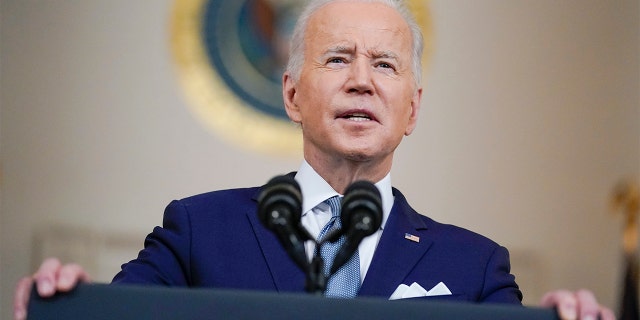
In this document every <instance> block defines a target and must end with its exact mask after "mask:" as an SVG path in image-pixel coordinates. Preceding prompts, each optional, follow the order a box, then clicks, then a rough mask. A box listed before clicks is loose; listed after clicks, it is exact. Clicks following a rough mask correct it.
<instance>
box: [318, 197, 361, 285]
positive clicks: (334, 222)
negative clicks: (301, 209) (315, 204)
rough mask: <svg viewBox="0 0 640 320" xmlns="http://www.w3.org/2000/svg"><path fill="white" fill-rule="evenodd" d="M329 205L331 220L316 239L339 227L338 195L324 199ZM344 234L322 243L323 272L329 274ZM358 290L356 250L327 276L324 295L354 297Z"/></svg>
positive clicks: (358, 266)
mask: <svg viewBox="0 0 640 320" xmlns="http://www.w3.org/2000/svg"><path fill="white" fill-rule="evenodd" d="M325 203H326V204H328V205H329V206H331V220H329V222H328V223H327V224H326V225H325V226H324V227H323V228H322V230H321V231H320V234H319V235H318V240H322V238H323V237H324V236H325V235H326V234H327V233H328V232H329V231H332V230H334V229H339V228H340V197H338V196H334V197H331V198H329V199H327V200H326V201H325ZM344 242H345V238H344V236H342V237H340V239H339V240H338V241H336V242H334V243H331V242H327V243H325V244H323V246H322V248H321V250H320V255H321V256H322V258H323V259H324V273H325V275H326V276H328V275H329V270H330V269H331V265H332V264H333V259H334V257H335V256H336V253H337V252H338V250H339V249H340V247H341V246H342V245H343V244H344ZM358 290H360V257H359V255H358V251H357V250H356V252H355V253H354V254H353V256H352V257H351V259H349V261H347V263H345V264H344V265H343V266H342V267H341V268H340V269H338V271H337V272H336V273H335V274H334V275H333V276H332V277H331V278H329V282H328V283H327V290H326V291H325V296H327V297H332V298H354V297H355V296H356V295H358Z"/></svg>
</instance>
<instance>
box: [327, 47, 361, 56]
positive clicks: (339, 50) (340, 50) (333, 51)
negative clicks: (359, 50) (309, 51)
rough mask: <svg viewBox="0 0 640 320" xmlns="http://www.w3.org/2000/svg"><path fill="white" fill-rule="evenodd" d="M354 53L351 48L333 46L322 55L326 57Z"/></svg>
mask: <svg viewBox="0 0 640 320" xmlns="http://www.w3.org/2000/svg"><path fill="white" fill-rule="evenodd" d="M353 51H354V49H353V48H351V47H346V46H335V47H331V48H328V49H327V50H326V51H325V52H324V54H325V55H328V54H336V53H340V54H352V53H353Z"/></svg>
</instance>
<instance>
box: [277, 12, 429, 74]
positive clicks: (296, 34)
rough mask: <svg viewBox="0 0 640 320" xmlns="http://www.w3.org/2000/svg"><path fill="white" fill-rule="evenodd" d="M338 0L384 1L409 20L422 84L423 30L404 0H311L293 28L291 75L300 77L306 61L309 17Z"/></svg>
mask: <svg viewBox="0 0 640 320" xmlns="http://www.w3.org/2000/svg"><path fill="white" fill-rule="evenodd" d="M338 1H343V2H344V1H346V2H349V1H351V2H369V3H372V2H373V3H382V4H385V5H388V6H389V7H391V8H393V9H395V10H396V11H397V12H398V13H399V14H400V15H401V16H402V18H403V19H404V20H405V21H406V22H407V24H408V25H409V28H410V29H411V38H412V40H413V41H412V47H413V48H412V49H413V50H412V55H411V59H412V62H413V63H412V71H413V78H414V80H415V83H416V85H417V86H419V85H420V83H421V81H422V50H423V46H424V44H423V39H422V32H421V29H420V26H419V25H418V23H417V22H416V21H415V19H414V17H413V15H412V14H411V12H410V11H409V9H408V8H407V6H406V5H405V4H404V1H403V0H311V1H309V3H308V4H307V5H306V7H305V8H304V9H303V10H302V13H301V14H300V17H299V18H298V21H297V22H296V25H295V28H294V29H293V35H292V36H291V47H290V49H289V62H288V63H287V71H288V72H289V73H290V75H291V77H292V78H293V80H294V81H295V82H297V81H298V80H299V79H300V74H301V73H302V65H303V63H304V35H305V32H306V29H307V25H308V24H309V19H310V18H311V16H312V15H313V14H314V13H315V12H316V11H318V9H320V8H322V7H323V6H324V5H327V4H329V3H331V2H338Z"/></svg>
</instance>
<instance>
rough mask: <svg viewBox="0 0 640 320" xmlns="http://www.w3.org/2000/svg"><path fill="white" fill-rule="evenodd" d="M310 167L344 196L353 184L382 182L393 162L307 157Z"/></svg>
mask: <svg viewBox="0 0 640 320" xmlns="http://www.w3.org/2000/svg"><path fill="white" fill-rule="evenodd" d="M305 160H306V161H307V163H309V165H310V166H311V167H312V168H313V169H314V170H315V171H316V172H317V173H318V174H319V175H320V176H321V177H322V178H323V179H324V180H325V181H326V182H327V183H328V184H329V185H330V186H331V187H332V188H333V189H334V190H335V191H337V192H338V193H340V194H344V191H345V190H346V189H347V187H348V186H349V185H351V183H353V182H355V181H358V180H367V181H371V182H373V183H375V182H378V181H380V180H382V179H383V178H384V177H385V176H386V175H387V174H388V173H389V171H391V162H392V161H391V160H392V157H391V156H389V157H388V159H384V161H375V160H369V161H352V160H348V159H344V158H332V159H327V158H326V157H322V158H321V157H312V156H307V155H305Z"/></svg>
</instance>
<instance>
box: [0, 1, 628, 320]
mask: <svg viewBox="0 0 640 320" xmlns="http://www.w3.org/2000/svg"><path fill="white" fill-rule="evenodd" d="M639 3H640V1H638V0H616V1H599V0H565V1H552V0H537V1H534V0H530V1H529V0H516V1H506V0H477V1H458V0H454V1H452V0H432V1H430V6H431V12H432V18H433V24H434V33H435V46H434V49H435V51H434V53H433V57H432V60H431V64H430V66H429V68H428V70H427V73H426V81H425V94H424V99H423V107H422V114H421V116H420V118H421V119H420V123H419V126H418V128H417V130H416V132H415V133H414V134H413V135H412V136H410V137H408V138H406V139H405V141H404V142H403V144H402V145H401V147H400V148H399V150H398V152H397V156H396V160H395V163H394V171H393V183H394V185H395V186H397V187H398V188H400V189H401V190H403V192H404V193H405V195H406V196H407V197H408V199H409V201H410V202H411V203H412V205H413V206H414V207H415V208H416V209H417V210H418V211H420V212H422V213H424V214H426V215H429V216H431V217H433V218H435V219H437V220H440V221H443V222H448V223H453V224H457V225H461V226H463V227H466V228H469V229H472V230H474V231H477V232H479V233H482V234H485V235H487V236H489V237H491V238H493V239H494V240H496V241H498V242H499V243H501V244H503V245H505V246H506V247H508V248H509V249H510V250H511V251H512V255H513V272H514V273H515V274H516V276H517V279H518V280H519V282H520V283H521V285H522V286H523V291H524V293H525V302H526V303H527V304H536V303H537V302H538V300H539V298H540V295H541V294H542V293H543V292H545V291H547V290H550V289H553V288H559V287H566V288H570V289H577V288H581V287H588V288H591V289H593V290H594V291H595V292H596V294H597V295H598V297H599V298H600V299H601V301H602V302H603V303H605V304H607V305H610V306H612V307H614V308H615V307H616V306H617V301H618V298H619V291H620V289H619V283H620V279H621V276H622V275H621V262H622V255H621V248H620V244H619V243H620V235H621V227H622V219H621V217H619V216H616V215H614V214H612V213H611V211H610V209H609V198H610V194H611V192H612V189H613V187H614V186H615V185H616V183H618V182H619V181H620V180H621V179H624V178H638V173H639V172H640V93H639V92H640V64H639V57H640V36H639V35H640V8H639V7H640V5H639ZM172 6H173V1H169V0H156V1H130V0H126V1H125V0H110V1H100V0H82V1H74V0H48V1H42V0H0V71H1V74H0V107H1V113H0V118H1V123H0V155H1V165H2V177H1V180H0V190H1V191H0V192H1V201H0V210H1V211H0V287H1V291H0V300H1V306H0V308H1V310H0V317H3V318H4V317H6V318H10V315H11V301H12V299H13V297H12V294H13V287H14V285H15V283H16V281H17V280H18V278H19V277H20V276H22V275H25V274H28V273H30V272H33V271H34V269H35V268H36V266H37V265H38V264H39V262H40V260H41V259H42V256H43V255H47V254H51V253H54V254H59V255H62V256H63V259H67V258H68V259H72V258H73V259H77V260H80V261H81V262H83V263H85V264H86V265H87V266H88V268H89V269H90V270H92V271H93V273H94V277H95V278H96V280H98V281H109V279H110V278H109V277H110V276H111V275H113V274H114V273H115V272H116V271H117V268H118V266H119V264H120V263H122V262H124V261H126V259H131V258H133V257H134V256H133V255H134V254H135V252H136V251H137V250H138V249H139V248H141V247H142V241H143V238H144V236H145V235H146V234H147V233H148V232H150V231H151V229H152V228H153V227H154V226H156V225H159V224H161V221H162V220H161V219H162V211H163V209H164V206H165V205H166V204H167V203H168V202H169V201H170V200H172V199H176V198H181V197H185V196H189V195H192V194H195V193H201V192H206V191H210V190H215V189H220V188H232V187H240V186H253V185H259V184H262V183H264V182H266V181H267V180H268V179H269V178H270V177H272V176H273V175H276V174H280V173H285V172H288V171H291V170H295V169H297V167H298V164H299V161H300V157H298V158H280V157H277V156H265V155H260V154H256V153H253V152H251V151H247V150H246V149H243V148H242V147H239V146H236V145H231V144H228V143H227V142H225V141H222V140H221V139H220V138H218V137H217V136H215V135H212V134H211V133H210V132H209V131H207V130H206V129H205V128H204V127H203V126H202V125H201V122H200V121H199V120H197V119H196V118H195V117H194V116H193V115H192V114H191V113H190V111H189V109H188V108H187V102H186V99H185V98H184V95H183V93H182V91H181V90H182V89H181V87H180V86H179V83H178V81H177V78H176V70H175V68H174V65H173V62H172V58H171V55H170V51H169V48H170V43H169V42H170V40H169V27H170V26H169V22H170V16H171V11H172ZM48 239H53V240H51V241H49V242H48V241H47V240H48ZM47 243H48V244H47ZM67 256H68V257H67Z"/></svg>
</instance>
